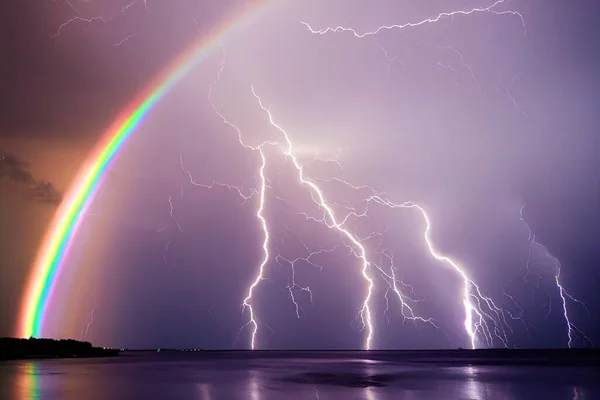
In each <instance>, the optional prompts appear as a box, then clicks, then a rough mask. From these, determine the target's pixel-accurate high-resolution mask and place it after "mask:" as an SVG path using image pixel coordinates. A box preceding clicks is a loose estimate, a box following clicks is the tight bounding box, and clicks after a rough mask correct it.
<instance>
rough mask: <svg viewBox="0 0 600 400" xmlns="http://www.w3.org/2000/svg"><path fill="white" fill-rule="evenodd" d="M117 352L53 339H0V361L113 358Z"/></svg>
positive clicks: (68, 340)
mask: <svg viewBox="0 0 600 400" xmlns="http://www.w3.org/2000/svg"><path fill="white" fill-rule="evenodd" d="M118 355H119V350H117V349H109V348H104V347H93V346H92V344H91V343H90V342H80V341H77V340H71V339H67V340H55V339H35V338H30V339H19V338H10V337H4V338H0V360H19V359H32V358H72V357H114V356H118Z"/></svg>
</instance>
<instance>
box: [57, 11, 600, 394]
mask: <svg viewBox="0 0 600 400" xmlns="http://www.w3.org/2000/svg"><path fill="white" fill-rule="evenodd" d="M138 1H139V2H141V3H142V4H143V8H144V15H145V23H144V24H146V23H147V11H148V10H147V4H146V1H145V0H132V1H131V2H130V3H128V5H126V6H125V7H123V8H122V9H121V10H120V11H119V12H118V13H117V14H115V15H113V16H111V17H104V16H98V17H93V18H89V19H86V18H84V17H83V16H81V14H80V13H79V12H77V10H76V9H75V8H73V6H72V5H71V4H70V3H68V4H69V6H70V8H71V10H72V11H73V13H74V14H75V16H74V17H73V18H71V19H70V20H68V21H66V22H65V23H63V24H62V25H60V26H59V28H58V30H57V32H56V33H55V34H54V36H53V38H55V37H57V36H59V35H61V33H62V32H63V30H64V29H65V28H66V27H67V26H69V25H71V24H75V23H77V22H84V23H86V24H87V25H88V26H89V25H91V24H93V23H94V22H95V21H100V22H102V23H105V24H106V23H107V22H109V21H111V20H113V19H115V18H117V17H120V16H122V15H123V14H125V13H126V12H127V11H128V10H129V9H131V8H132V7H133V6H134V5H135V4H137V3H138ZM508 3H509V1H508V0H496V1H495V2H493V3H492V4H491V5H489V6H486V7H483V6H482V7H477V8H471V9H468V10H454V11H447V12H442V13H440V14H437V15H436V16H434V17H431V18H426V19H423V20H420V21H415V22H406V23H403V24H393V25H384V26H379V27H377V28H376V29H374V30H371V31H365V32H358V31H357V30H355V29H354V28H350V27H343V26H337V27H326V28H323V29H315V28H313V27H312V26H311V25H310V24H309V23H307V22H304V21H300V22H301V24H302V25H303V26H304V27H306V29H307V30H308V32H310V33H312V34H315V35H325V34H330V33H346V34H349V35H351V36H353V37H355V38H365V37H369V36H376V35H377V34H379V33H381V32H383V31H389V30H401V31H403V30H405V29H407V28H416V27H420V26H425V25H429V24H435V23H438V22H440V21H442V20H443V19H445V18H454V17H459V16H462V17H465V16H469V15H474V14H482V13H488V14H495V15H498V16H502V15H509V16H512V17H517V18H518V19H519V20H520V23H521V26H522V29H523V32H524V34H525V36H526V34H527V29H526V26H525V21H524V18H523V16H522V15H521V13H520V12H518V11H513V10H499V8H500V6H502V5H505V4H508ZM191 19H192V22H193V23H194V25H195V26H196V28H197V29H198V30H199V26H198V22H197V21H196V18H195V16H194V15H192V17H191ZM139 33H141V32H138V33H136V34H133V35H129V36H127V37H125V38H124V39H123V40H122V41H120V42H118V43H117V44H116V45H117V46H119V45H121V44H123V43H124V42H126V41H127V40H129V39H130V38H132V37H134V36H136V35H138V34H139ZM412 40H414V41H415V42H416V43H418V42H417V41H416V40H415V39H412ZM377 45H378V47H379V49H380V50H381V51H382V53H383V56H384V57H385V59H386V60H387V61H388V73H389V70H390V68H391V65H392V64H394V63H397V64H398V65H399V66H401V67H403V66H404V63H403V62H402V61H401V59H400V56H399V52H397V53H396V54H395V55H393V56H392V55H390V53H388V52H387V51H386V50H385V48H384V47H383V46H381V45H379V44H377ZM436 47H437V48H439V49H442V50H446V51H450V52H452V53H453V54H454V55H456V57H458V61H457V62H456V64H453V65H454V66H453V65H450V64H446V63H443V62H438V63H437V65H438V67H439V68H441V69H444V70H448V71H452V72H454V73H456V72H457V70H459V69H463V68H464V69H466V70H467V71H468V72H469V76H470V79H472V81H473V82H474V83H475V84H476V85H477V86H478V87H479V88H483V89H484V90H485V87H484V86H483V85H482V84H481V82H480V81H479V80H478V78H477V75H476V74H475V71H474V69H473V68H471V67H470V66H469V64H468V63H467V62H466V61H465V58H464V57H463V54H462V53H461V52H460V51H459V50H457V49H456V48H455V47H452V46H436ZM221 54H222V57H221V63H220V67H219V69H218V71H217V73H216V77H215V79H214V80H213V81H212V82H211V83H210V86H209V90H208V102H209V104H210V106H211V107H212V110H213V111H214V113H215V114H216V116H218V117H219V119H220V120H221V121H222V123H223V124H225V125H226V126H227V127H228V128H230V129H232V130H233V131H234V132H235V133H236V136H237V139H238V144H239V145H240V146H241V147H242V148H243V149H244V150H247V151H249V152H251V153H252V154H254V155H256V156H257V157H256V159H257V160H258V161H259V162H257V172H256V182H255V188H251V189H247V190H245V189H244V187H243V186H242V187H240V186H235V185H230V184H228V183H224V182H219V181H212V182H211V183H210V184H206V183H199V182H197V181H196V180H194V178H193V176H192V173H191V172H190V170H189V169H187V168H186V166H185V164H184V155H183V154H181V155H180V159H179V162H180V169H181V173H182V176H184V177H187V180H188V182H189V184H191V185H192V186H195V187H201V188H204V189H209V190H213V189H216V188H222V189H227V190H228V191H229V192H232V193H234V194H235V195H236V196H238V197H239V198H240V200H241V203H240V204H241V205H245V204H246V203H251V204H253V203H254V202H256V211H255V215H256V219H257V222H258V226H259V228H260V231H261V234H262V241H261V248H262V254H261V259H260V260H259V262H258V265H257V266H256V267H255V268H256V272H255V274H254V275H253V278H252V280H251V282H250V283H249V285H248V287H247V289H246V292H245V297H244V298H243V300H242V302H241V303H242V304H241V308H242V313H243V315H244V318H246V315H247V318H248V319H247V322H245V323H244V324H243V326H242V327H241V329H240V332H241V331H242V330H244V329H248V330H249V332H250V348H251V349H255V348H258V347H260V345H259V342H260V341H259V339H260V335H259V333H260V328H261V327H262V326H263V325H264V326H267V328H269V326H268V325H267V324H265V323H264V322H261V319H260V310H259V309H258V307H257V306H256V294H257V290H258V287H259V285H261V283H262V282H263V281H265V280H268V278H267V272H268V268H269V266H270V265H271V263H273V262H275V263H276V264H278V265H279V266H286V267H289V271H290V274H289V277H288V281H287V285H286V289H287V291H288V292H289V297H290V300H291V304H292V306H293V308H294V310H295V315H296V317H297V318H298V319H300V318H301V317H302V314H303V313H304V310H303V309H302V307H301V304H300V303H301V301H304V299H307V300H308V301H310V302H311V303H313V301H314V299H313V292H312V290H311V288H310V286H309V285H306V284H304V283H301V282H299V281H298V280H297V279H298V278H297V274H296V273H297V269H296V268H297V264H299V263H302V264H306V265H309V266H311V267H314V268H317V269H319V270H320V271H322V270H323V268H325V266H324V265H322V264H321V263H319V262H318V261H316V260H315V259H317V258H318V256H319V255H322V254H326V253H334V252H336V251H337V250H339V249H346V250H347V251H348V254H349V255H351V256H352V257H353V259H355V260H358V263H359V265H358V267H359V269H360V273H361V276H362V279H363V284H364V294H363V296H362V298H361V306H360V309H359V310H357V318H356V319H357V321H359V324H360V327H361V330H362V331H364V345H363V346H364V348H365V349H371V348H374V347H376V343H375V340H376V314H377V311H376V310H374V306H373V304H372V303H373V297H374V296H375V289H376V287H377V285H378V284H379V283H380V282H383V283H384V284H385V286H384V287H385V294H384V299H385V304H386V308H385V310H383V315H384V316H385V318H386V319H387V320H388V322H389V321H390V318H391V317H390V315H391V308H392V301H396V302H397V304H398V305H399V308H398V310H399V312H400V314H401V316H402V319H403V321H410V322H412V323H415V324H416V323H423V324H428V325H431V326H432V327H434V328H435V329H440V330H441V329H442V328H441V326H440V323H439V321H436V320H435V319H434V318H432V317H428V316H422V315H420V314H419V310H418V303H419V302H421V301H422V299H420V298H419V297H418V296H417V294H416V293H415V289H414V288H413V286H411V285H410V284H408V283H405V282H404V281H403V279H402V277H401V273H400V272H399V270H400V267H399V266H397V265H395V262H394V259H395V256H394V253H393V252H392V251H391V250H390V249H387V248H382V243H383V239H382V238H383V235H384V234H385V233H386V232H385V231H384V232H379V231H374V232H372V233H370V234H368V235H366V236H363V237H361V236H359V235H358V234H357V233H356V232H353V231H352V228H349V227H348V226H349V225H350V224H349V223H348V222H349V221H355V220H361V219H362V218H367V217H368V216H369V212H370V208H371V207H384V208H386V209H389V210H409V211H412V212H416V213H417V214H418V216H419V217H420V219H421V221H422V223H423V231H422V237H423V242H424V244H425V247H426V249H427V252H428V254H429V255H430V256H431V257H432V259H434V260H435V261H437V262H438V263H439V264H441V265H444V266H446V267H448V268H450V270H452V271H453V272H454V273H455V274H456V276H457V277H458V278H459V279H460V282H461V289H460V299H461V302H462V309H459V311H460V312H461V314H463V313H464V321H463V326H464V332H465V334H466V338H468V341H469V343H470V346H471V347H472V348H476V347H495V346H496V345H501V346H504V347H508V346H509V343H510V340H509V336H510V335H511V334H512V333H513V328H512V327H511V324H510V322H511V321H515V320H516V321H521V322H523V323H526V322H525V320H524V319H523V313H524V311H523V309H522V308H521V307H520V306H519V304H518V303H517V301H516V300H515V298H514V297H513V296H511V295H510V294H508V293H506V291H505V292H504V294H503V295H504V297H506V298H507V299H509V300H510V301H511V303H512V304H514V306H515V307H517V309H518V310H519V312H518V314H517V315H514V314H512V313H511V312H509V311H507V310H505V309H504V308H502V307H501V305H500V304H499V303H497V302H495V301H494V300H493V299H492V297H491V296H490V295H488V294H486V290H484V289H483V288H482V287H480V286H479V285H478V284H477V283H476V282H475V280H474V279H473V278H472V277H471V276H470V274H469V271H468V270H467V269H466V268H465V267H464V266H463V265H461V263H459V262H458V261H456V260H454V259H452V258H450V257H449V256H447V255H444V254H443V253H442V252H441V251H439V250H438V249H437V248H436V246H435V245H434V243H433V239H432V223H431V218H430V215H429V214H428V212H426V210H425V207H423V206H421V205H419V204H417V203H415V202H412V201H404V202H394V201H392V200H390V197H389V195H388V194H387V193H384V192H380V191H377V190H375V189H374V188H372V187H371V186H368V185H355V184H353V183H350V182H348V181H347V180H346V177H345V174H344V168H343V166H342V164H341V162H340V161H339V158H340V153H338V155H337V157H336V158H334V159H321V158H319V156H318V155H315V158H314V160H313V161H312V163H314V162H316V161H317V160H320V161H324V162H329V163H334V164H336V165H337V168H338V169H339V175H338V173H337V172H336V173H335V175H336V176H335V177H332V178H328V179H323V178H321V177H313V176H309V173H307V172H306V170H307V169H308V168H306V167H308V166H309V164H303V163H302V162H301V160H300V156H299V155H298V152H297V150H296V148H295V147H294V145H293V141H292V137H291V135H290V134H289V133H288V132H287V131H286V129H284V128H283V127H282V126H281V125H280V124H279V123H278V122H276V118H275V117H274V115H273V113H272V112H271V108H270V107H267V106H266V105H265V102H264V100H263V98H262V97H261V96H260V95H259V92H258V91H257V90H256V88H255V87H254V86H253V85H251V86H250V91H251V93H252V95H253V99H254V100H255V101H256V104H257V106H258V107H257V111H258V110H260V111H262V113H264V116H265V119H266V120H267V121H268V123H269V125H270V127H271V128H273V129H274V130H275V131H276V132H277V133H278V135H279V139H278V140H276V141H264V142H262V143H261V144H259V145H256V146H252V145H250V144H248V143H246V142H245V141H244V135H243V134H242V131H241V130H240V129H239V128H238V127H237V126H236V125H235V124H233V123H232V122H230V120H228V119H227V118H226V117H225V115H224V114H223V113H222V112H221V111H219V109H218V108H217V106H216V105H215V102H214V101H213V92H214V90H215V87H216V85H217V83H218V82H219V81H220V79H221V76H222V74H223V71H224V67H225V49H224V47H223V46H221ZM458 64H460V65H458ZM518 76H519V74H517V75H516V76H515V77H514V78H513V79H512V80H511V81H510V82H509V83H508V84H507V85H504V84H502V87H503V90H504V93H505V94H506V96H507V97H508V98H509V99H510V100H511V102H512V104H513V106H514V107H515V109H517V110H518V112H519V113H521V114H522V115H523V116H524V117H526V118H528V116H527V114H526V113H525V112H524V111H523V110H522V109H521V108H520V107H519V106H518V104H517V102H516V100H515V98H514V97H513V96H512V94H511V91H510V90H511V88H512V85H513V84H514V82H515V80H516V79H517V77H518ZM457 84H458V81H457ZM394 90H395V87H394ZM340 152H341V149H340ZM274 153H275V155H276V156H277V157H284V158H285V160H286V162H289V163H288V164H291V167H292V169H293V172H294V176H295V179H296V180H297V184H299V186H300V187H302V188H303V189H305V190H306V191H307V192H308V194H309V195H310V199H311V200H312V203H313V204H312V206H313V207H314V209H316V210H318V213H319V214H318V216H316V217H315V216H314V215H313V214H309V213H308V212H307V211H306V210H299V211H298V212H297V213H296V214H293V215H298V216H301V217H303V218H305V220H306V221H308V222H309V223H311V224H315V225H318V226H319V227H323V228H325V229H328V230H329V231H331V232H333V233H334V235H335V236H336V237H339V238H340V241H341V243H339V244H337V245H336V246H334V247H332V248H318V249H316V250H315V249H311V248H309V246H307V245H306V244H305V243H304V242H302V241H301V240H299V239H298V241H299V243H300V244H301V245H302V246H303V248H304V250H305V251H306V253H305V254H303V255H301V256H295V257H290V256H284V255H283V254H282V253H281V252H280V249H279V246H278V244H279V242H278V241H277V238H276V236H275V234H274V230H273V225H274V221H271V220H270V219H269V205H270V203H269V201H270V200H274V201H280V202H283V203H285V204H288V203H287V201H286V200H285V199H284V198H283V196H280V195H278V194H276V193H275V191H274V190H273V186H272V185H271V182H275V184H277V183H279V180H280V179H281V175H280V174H279V172H278V173H277V180H275V179H274V178H273V179H272V180H270V179H271V178H270V175H269V172H270V169H271V168H272V167H274V165H275V163H274V162H272V160H271V157H272V154H274ZM286 165H287V164H286ZM329 183H335V184H341V185H343V186H344V187H346V188H347V189H348V190H352V191H355V192H357V193H359V194H365V193H366V194H365V195H364V196H363V197H362V202H361V203H360V204H361V205H360V206H357V205H356V204H350V203H349V202H344V201H341V202H339V203H338V202H336V201H329V200H328V196H327V193H326V191H325V189H324V188H325V187H326V186H327V184H329ZM183 193H184V192H183V184H182V186H181V196H183ZM288 205H289V204H288ZM169 206H170V212H169V215H170V218H171V219H172V220H173V221H174V223H175V226H176V227H177V228H178V230H179V231H180V232H183V229H182V227H181V225H180V224H179V221H178V220H177V219H176V217H175V216H174V207H173V201H172V198H171V197H169ZM521 221H522V222H523V223H524V224H525V226H526V227H527V229H528V232H529V251H528V260H527V264H526V267H525V268H526V270H527V273H526V274H525V277H527V276H528V274H529V270H530V263H531V258H532V249H533V248H534V247H539V248H541V249H543V250H544V252H545V254H546V256H547V257H549V258H550V259H552V260H553V262H554V263H555V265H556V273H555V274H554V276H555V281H556V285H557V287H558V290H559V295H560V298H561V300H562V309H563V314H564V318H565V323H566V326H567V331H568V345H569V347H571V346H572V345H573V340H574V335H579V336H580V337H582V338H583V340H584V341H587V342H589V343H591V341H590V340H589V338H588V337H587V336H586V335H585V334H584V333H583V332H582V331H581V330H580V329H579V328H577V327H576V326H575V325H573V323H572V322H571V321H570V319H569V316H568V312H567V311H568V310H567V303H568V302H572V303H575V304H578V305H579V306H582V307H584V308H585V310H586V312H587V313H588V314H590V312H589V310H588V309H587V307H586V306H585V304H584V303H582V302H581V301H579V300H578V299H576V298H574V297H573V296H571V295H570V294H569V293H568V292H567V291H566V290H565V289H564V287H563V286H562V285H561V283H560V273H561V264H560V262H559V261H558V259H556V258H555V257H554V256H553V255H551V254H550V253H549V252H548V250H547V249H546V248H545V247H544V246H542V245H541V244H539V243H538V242H536V241H535V235H534V234H533V233H532V231H531V229H530V228H529V225H528V224H527V223H526V222H525V220H524V218H523V208H522V209H521ZM165 228H166V227H165ZM165 228H162V229H161V230H159V231H162V230H164V229H165ZM286 229H287V230H288V231H290V229H289V228H288V227H287V226H286ZM377 238H380V239H381V241H380V242H379V245H378V246H371V244H372V241H376V239H377ZM281 243H283V239H281ZM170 245H171V241H169V242H168V243H167V244H166V246H165V250H164V256H163V259H164V262H165V265H167V254H168V251H169V246H170ZM376 256H379V260H376V258H377V257H376ZM213 307H214V302H213V303H212V305H211V306H210V308H209V309H208V312H209V314H210V315H211V318H212V308H213ZM550 311H551V310H550ZM93 313H94V311H93V310H92V316H91V319H90V323H89V324H88V326H87V327H86V329H85V334H87V330H88V329H89V326H90V325H91V323H92V322H93ZM590 316H591V314H590ZM269 329H270V328H269ZM444 333H445V332H444ZM82 335H83V331H82ZM83 337H85V336H83ZM316 395H317V397H318V393H316Z"/></svg>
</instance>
